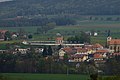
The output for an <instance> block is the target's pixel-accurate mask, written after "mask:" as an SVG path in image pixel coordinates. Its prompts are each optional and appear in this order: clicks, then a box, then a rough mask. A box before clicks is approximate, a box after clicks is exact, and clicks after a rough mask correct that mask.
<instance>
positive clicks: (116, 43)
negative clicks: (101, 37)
mask: <svg viewBox="0 0 120 80" xmlns="http://www.w3.org/2000/svg"><path fill="white" fill-rule="evenodd" d="M107 46H108V48H109V49H110V50H111V51H113V52H115V53H116V52H120V39H112V37H108V38H107Z"/></svg>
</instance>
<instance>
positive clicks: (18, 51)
mask: <svg viewBox="0 0 120 80" xmlns="http://www.w3.org/2000/svg"><path fill="white" fill-rule="evenodd" d="M28 51H29V48H27V49H23V48H18V49H15V52H16V53H21V54H26V53H27V52H28Z"/></svg>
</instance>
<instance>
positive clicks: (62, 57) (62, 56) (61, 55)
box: [59, 49, 66, 59]
mask: <svg viewBox="0 0 120 80" xmlns="http://www.w3.org/2000/svg"><path fill="white" fill-rule="evenodd" d="M65 53H66V52H65V51H64V50H63V49H60V50H59V59H64V55H65Z"/></svg>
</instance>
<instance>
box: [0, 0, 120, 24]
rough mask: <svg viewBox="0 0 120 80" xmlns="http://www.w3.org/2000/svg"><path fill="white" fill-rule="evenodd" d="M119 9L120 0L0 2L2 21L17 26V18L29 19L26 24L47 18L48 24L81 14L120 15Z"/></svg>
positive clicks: (15, 0) (21, 0) (20, 20)
mask: <svg viewBox="0 0 120 80" xmlns="http://www.w3.org/2000/svg"><path fill="white" fill-rule="evenodd" d="M119 9H120V0H13V1H7V2H1V3H0V22H1V23H3V22H6V23H7V24H8V23H9V24H11V23H14V25H12V26H15V23H16V22H15V21H16V20H19V21H18V22H19V23H23V22H26V21H29V22H26V24H24V25H23V26H26V25H27V23H30V21H31V22H32V23H34V22H37V21H38V22H40V21H42V20H43V21H44V20H45V24H46V23H47V22H54V21H55V20H56V19H57V20H58V18H60V20H61V18H62V20H63V18H65V17H66V18H67V20H69V19H68V18H72V19H74V18H76V17H78V16H79V15H119V14H120V10H119ZM51 19H52V20H51ZM53 19H54V20H53ZM0 25H1V26H4V24H0ZM30 25H32V24H30ZM37 25H40V24H37ZM42 25H44V24H42ZM19 26H22V25H19Z"/></svg>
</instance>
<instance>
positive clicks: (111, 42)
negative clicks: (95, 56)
mask: <svg viewBox="0 0 120 80" xmlns="http://www.w3.org/2000/svg"><path fill="white" fill-rule="evenodd" d="M109 44H111V45H115V44H120V39H112V40H111V41H110V42H109Z"/></svg>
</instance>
